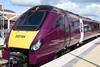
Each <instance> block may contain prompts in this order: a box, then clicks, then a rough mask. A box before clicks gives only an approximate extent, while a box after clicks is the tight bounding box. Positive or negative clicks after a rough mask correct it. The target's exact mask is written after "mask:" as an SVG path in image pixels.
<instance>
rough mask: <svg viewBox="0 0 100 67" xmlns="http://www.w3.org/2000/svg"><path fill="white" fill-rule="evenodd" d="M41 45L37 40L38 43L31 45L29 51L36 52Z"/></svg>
mask: <svg viewBox="0 0 100 67" xmlns="http://www.w3.org/2000/svg"><path fill="white" fill-rule="evenodd" d="M41 45H42V42H41V40H38V41H37V42H36V44H33V45H32V46H31V51H36V50H38V49H39V48H40V46H41Z"/></svg>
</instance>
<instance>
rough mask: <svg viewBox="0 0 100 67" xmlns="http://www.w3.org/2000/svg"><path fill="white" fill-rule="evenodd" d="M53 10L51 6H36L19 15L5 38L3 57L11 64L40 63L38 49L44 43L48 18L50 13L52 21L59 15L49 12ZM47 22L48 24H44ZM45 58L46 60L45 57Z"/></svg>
mask: <svg viewBox="0 0 100 67" xmlns="http://www.w3.org/2000/svg"><path fill="white" fill-rule="evenodd" d="M51 10H52V8H51V7H43V6H40V7H39V6H36V7H34V8H31V9H29V10H28V11H26V12H25V13H24V14H23V15H21V16H20V17H19V19H18V20H17V21H16V23H15V24H14V26H13V28H12V30H11V32H10V34H9V35H8V37H7V38H6V40H5V44H4V50H3V53H2V55H3V58H4V59H7V60H9V64H11V65H17V64H24V63H28V64H33V65H36V64H40V61H39V56H37V53H36V51H37V50H39V49H40V47H41V46H42V45H44V44H43V38H44V37H45V36H46V32H47V31H48V30H47V29H46V30H44V28H47V26H48V24H47V23H49V21H48V22H47V21H46V20H47V19H48V17H49V18H50V16H49V15H52V16H54V18H52V22H53V21H54V20H53V19H55V18H56V17H57V15H53V14H52V13H50V12H49V11H51ZM49 20H50V19H49ZM50 21H51V20H50ZM45 23H46V24H47V26H46V25H44V24H45ZM43 60H46V59H45V57H43ZM38 61H39V62H38ZM41 63H42V62H41ZM43 63H44V62H43ZM40 65H41V64H40ZM20 66H21V67H22V65H20ZM18 67H19V66H18Z"/></svg>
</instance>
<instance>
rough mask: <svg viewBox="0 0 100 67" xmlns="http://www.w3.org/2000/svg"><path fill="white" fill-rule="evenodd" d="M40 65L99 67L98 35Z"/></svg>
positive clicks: (51, 66)
mask: <svg viewBox="0 0 100 67" xmlns="http://www.w3.org/2000/svg"><path fill="white" fill-rule="evenodd" d="M41 67H100V37H98V38H96V39H95V40H93V41H91V42H89V43H87V44H85V45H83V46H82V47H80V48H77V49H75V50H73V51H72V52H69V53H67V54H65V55H63V56H61V57H59V58H57V59H55V60H53V61H51V62H49V63H46V64H44V65H42V66H41Z"/></svg>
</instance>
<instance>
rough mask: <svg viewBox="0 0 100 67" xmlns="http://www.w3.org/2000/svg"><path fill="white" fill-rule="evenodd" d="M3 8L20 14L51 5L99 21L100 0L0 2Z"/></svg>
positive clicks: (11, 0)
mask: <svg viewBox="0 0 100 67" xmlns="http://www.w3.org/2000/svg"><path fill="white" fill-rule="evenodd" d="M0 2H1V4H3V5H4V8H6V9H10V10H13V11H15V12H16V13H17V14H22V13H23V12H24V11H26V10H27V9H29V8H30V7H32V6H35V5H41V4H43V5H53V6H56V7H59V8H62V9H64V10H68V11H71V12H74V13H76V14H79V15H81V16H85V17H89V18H92V19H94V20H98V21H100V15H99V14H100V0H2V1H1V0H0Z"/></svg>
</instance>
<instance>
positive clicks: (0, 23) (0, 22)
mask: <svg viewBox="0 0 100 67" xmlns="http://www.w3.org/2000/svg"><path fill="white" fill-rule="evenodd" d="M17 18H18V16H16V13H15V12H14V11H12V10H8V9H3V6H2V4H0V33H1V32H2V29H3V28H4V30H3V31H5V32H7V31H8V30H10V28H11V26H12V24H13V23H14V22H15V21H16V19H17Z"/></svg>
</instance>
